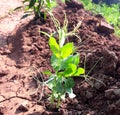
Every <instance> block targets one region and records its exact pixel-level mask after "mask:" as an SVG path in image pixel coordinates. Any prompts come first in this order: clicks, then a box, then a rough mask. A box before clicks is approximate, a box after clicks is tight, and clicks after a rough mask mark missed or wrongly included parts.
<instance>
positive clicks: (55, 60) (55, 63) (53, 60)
mask: <svg viewBox="0 0 120 115" xmlns="http://www.w3.org/2000/svg"><path fill="white" fill-rule="evenodd" d="M51 65H52V67H53V68H54V69H55V70H56V71H58V70H59V69H60V65H61V62H60V59H59V58H57V57H56V56H55V55H52V57H51Z"/></svg>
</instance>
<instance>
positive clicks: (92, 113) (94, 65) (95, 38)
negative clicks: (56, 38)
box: [0, 2, 120, 115]
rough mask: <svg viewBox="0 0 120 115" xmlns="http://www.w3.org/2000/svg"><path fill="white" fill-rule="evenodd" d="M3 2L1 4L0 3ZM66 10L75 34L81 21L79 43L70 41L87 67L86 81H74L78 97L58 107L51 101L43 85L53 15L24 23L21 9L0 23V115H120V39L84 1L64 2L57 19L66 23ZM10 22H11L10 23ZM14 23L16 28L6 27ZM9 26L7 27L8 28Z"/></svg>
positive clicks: (48, 56)
mask: <svg viewBox="0 0 120 115" xmlns="http://www.w3.org/2000/svg"><path fill="white" fill-rule="evenodd" d="M0 3H1V2H0ZM18 4H19V2H18ZM64 12H65V13H66V15H67V18H68V21H69V24H68V30H69V31H70V30H72V29H73V28H74V26H76V25H77V23H78V22H79V21H82V24H81V26H80V28H79V29H78V31H77V32H78V35H79V36H80V38H81V42H80V39H78V38H76V37H69V38H68V41H71V42H74V44H75V46H76V49H77V52H78V53H79V54H80V59H81V63H80V66H82V67H84V66H85V65H86V75H87V74H88V73H89V74H88V77H87V78H86V81H85V79H83V78H80V77H79V78H74V80H75V86H74V93H75V94H76V98H74V99H68V98H67V99H66V100H65V101H63V102H62V103H61V107H60V109H59V110H58V109H55V108H54V107H53V106H51V105H50V103H49V102H48V100H47V99H48V94H49V90H48V89H47V87H42V86H41V85H40V83H39V81H42V80H46V79H47V78H48V76H45V75H43V74H42V72H43V71H44V70H51V71H53V70H52V68H51V66H50V56H51V52H50V50H49V45H48V38H47V37H46V36H45V35H42V34H40V33H39V31H40V30H42V31H45V32H48V33H51V32H55V27H54V25H53V22H52V21H51V20H50V17H49V16H47V19H46V20H45V21H43V20H42V19H37V20H32V19H31V18H27V19H25V20H24V21H21V20H20V17H21V15H22V14H23V11H17V12H14V13H12V14H11V15H8V16H7V17H4V18H1V19H0V22H2V23H0V28H1V27H2V29H1V30H2V31H1V33H0V34H1V37H0V40H1V41H0V115H16V114H18V115H119V114H120V39H119V38H117V37H116V36H114V35H113V34H112V32H113V31H112V32H111V31H109V29H110V28H109V27H108V28H107V27H106V26H105V25H104V27H103V28H104V29H105V28H107V29H105V30H104V29H102V31H101V27H100V23H101V21H103V22H105V23H106V21H105V20H104V18H103V17H102V16H100V15H93V14H92V13H90V12H88V11H85V10H84V7H83V5H82V4H81V3H77V2H72V3H67V4H61V5H59V7H57V8H55V9H54V15H55V17H56V18H57V19H59V21H60V23H61V25H62V24H63V19H64ZM6 20H7V21H10V23H9V24H8V23H7V21H6ZM10 25H12V26H13V27H11V28H12V29H10V28H9V29H8V26H10ZM6 28H7V29H6Z"/></svg>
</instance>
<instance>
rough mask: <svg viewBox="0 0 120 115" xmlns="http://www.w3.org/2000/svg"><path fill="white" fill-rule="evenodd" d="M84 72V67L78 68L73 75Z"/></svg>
mask: <svg viewBox="0 0 120 115" xmlns="http://www.w3.org/2000/svg"><path fill="white" fill-rule="evenodd" d="M84 73H85V69H84V68H78V69H77V71H76V73H75V74H74V76H80V75H81V74H84Z"/></svg>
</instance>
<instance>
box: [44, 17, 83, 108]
mask: <svg viewBox="0 0 120 115" xmlns="http://www.w3.org/2000/svg"><path fill="white" fill-rule="evenodd" d="M52 16H53V15H52ZM52 19H53V21H54V23H55V25H56V28H57V33H58V36H59V40H58V41H57V40H56V39H55V38H54V37H53V35H48V34H47V35H48V36H49V46H50V50H51V52H52V56H51V66H52V67H53V69H54V70H55V73H51V72H50V71H47V72H45V73H46V74H48V75H49V76H50V77H49V79H48V80H47V81H46V82H45V83H46V84H47V86H48V87H49V89H51V91H52V94H51V95H50V101H51V102H52V103H53V102H55V101H57V107H59V104H60V100H61V99H65V96H66V93H67V94H68V96H69V97H70V98H74V97H75V94H74V93H73V89H72V88H73V86H74V80H73V78H72V77H74V76H76V77H77V76H78V77H79V76H80V75H81V74H84V73H85V70H84V69H83V68H81V67H78V65H79V62H80V56H79V54H78V53H77V52H76V50H75V47H74V44H73V43H69V42H68V43H65V40H66V38H67V36H69V35H75V31H76V30H77V29H76V28H74V29H73V31H71V32H67V19H65V21H64V27H63V28H61V27H60V26H59V24H58V20H57V19H55V18H52ZM77 28H78V25H77Z"/></svg>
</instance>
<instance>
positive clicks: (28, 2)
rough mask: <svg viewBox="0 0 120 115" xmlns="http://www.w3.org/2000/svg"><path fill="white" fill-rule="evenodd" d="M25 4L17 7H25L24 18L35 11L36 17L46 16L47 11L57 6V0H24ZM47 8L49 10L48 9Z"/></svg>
mask: <svg viewBox="0 0 120 115" xmlns="http://www.w3.org/2000/svg"><path fill="white" fill-rule="evenodd" d="M22 2H23V4H24V5H23V6H20V7H17V8H16V9H20V8H23V7H24V9H25V15H24V16H23V18H25V17H27V16H29V15H31V14H32V13H33V12H34V16H35V18H41V17H42V18H44V19H45V17H46V11H47V10H48V9H49V11H51V10H52V9H53V7H55V6H56V1H55V0H23V1H22ZM16 9H15V10H16ZM46 9H47V10H46Z"/></svg>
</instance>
